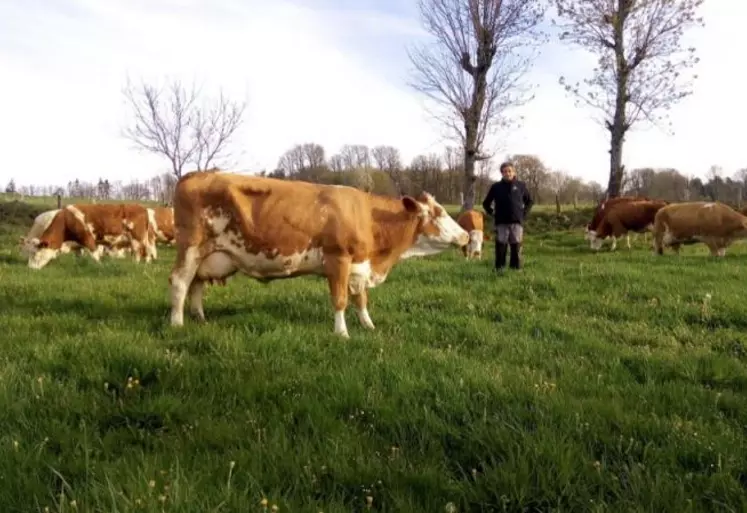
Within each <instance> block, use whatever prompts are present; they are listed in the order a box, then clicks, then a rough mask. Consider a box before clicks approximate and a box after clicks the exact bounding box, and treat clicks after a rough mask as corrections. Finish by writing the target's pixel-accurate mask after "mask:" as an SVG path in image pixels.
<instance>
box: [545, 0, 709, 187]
mask: <svg viewBox="0 0 747 513" xmlns="http://www.w3.org/2000/svg"><path fill="white" fill-rule="evenodd" d="M553 2H554V5H555V6H556V7H557V12H558V16H559V18H560V19H561V22H560V27H561V29H562V33H561V35H560V39H561V40H566V41H569V42H570V43H571V44H574V45H576V46H579V47H581V48H583V49H585V50H587V51H589V52H591V53H592V54H595V55H596V56H597V57H598V65H597V67H596V68H595V69H594V71H593V73H592V77H591V78H589V79H586V80H584V81H583V82H584V83H583V86H581V85H580V84H576V85H570V84H568V83H566V80H565V78H564V77H561V80H560V82H561V84H562V85H564V86H565V88H566V90H567V91H569V92H571V93H572V94H574V95H575V96H576V97H577V100H578V103H586V104H587V105H589V106H591V107H593V108H594V109H596V110H597V111H598V112H601V114H602V117H601V118H600V122H601V123H602V125H603V126H604V127H605V128H606V129H607V130H608V131H609V132H610V176H609V185H608V188H607V194H608V196H609V197H615V196H618V195H619V194H620V191H621V190H622V181H623V174H624V168H623V166H622V153H623V142H624V140H625V135H626V134H627V132H628V130H629V129H630V127H631V126H633V125H634V124H635V123H636V122H638V121H639V120H647V121H649V122H651V123H652V124H654V125H659V123H660V122H661V121H663V120H664V119H665V117H664V116H665V112H666V111H667V110H668V109H669V108H670V107H671V106H672V105H673V104H675V103H676V102H677V101H679V100H681V99H682V98H684V97H686V96H688V95H689V94H691V93H692V91H691V89H690V87H689V86H690V83H691V82H690V81H689V80H686V78H685V77H684V76H683V72H684V71H685V70H686V69H688V68H690V67H691V66H692V65H693V64H695V63H696V62H697V61H698V59H697V57H696V56H695V49H694V48H687V49H686V50H684V51H683V49H682V48H681V44H680V38H681V36H682V34H683V32H684V30H685V28H687V27H688V26H691V25H702V23H703V22H702V19H701V18H697V17H696V16H695V11H696V9H697V8H698V7H699V6H700V4H701V3H702V2H703V0H553Z"/></svg>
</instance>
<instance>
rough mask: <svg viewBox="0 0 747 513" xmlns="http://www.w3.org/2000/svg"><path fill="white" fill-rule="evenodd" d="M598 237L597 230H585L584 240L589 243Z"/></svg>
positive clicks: (587, 228)
mask: <svg viewBox="0 0 747 513" xmlns="http://www.w3.org/2000/svg"><path fill="white" fill-rule="evenodd" d="M596 237H597V232H596V230H589V227H588V226H587V227H586V228H584V240H588V241H589V242H591V241H593V240H594V239H595V238H596Z"/></svg>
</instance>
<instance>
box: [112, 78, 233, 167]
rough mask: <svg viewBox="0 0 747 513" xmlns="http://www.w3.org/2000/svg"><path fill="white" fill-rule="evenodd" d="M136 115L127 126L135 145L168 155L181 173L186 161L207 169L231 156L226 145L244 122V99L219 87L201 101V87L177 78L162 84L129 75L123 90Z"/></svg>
mask: <svg viewBox="0 0 747 513" xmlns="http://www.w3.org/2000/svg"><path fill="white" fill-rule="evenodd" d="M123 94H124V96H125V98H126V101H127V103H128V105H129V106H130V107H131V108H132V110H133V114H134V120H133V122H132V124H131V125H130V126H128V127H126V128H125V129H124V130H123V135H124V137H125V138H127V139H129V140H130V141H132V142H133V143H135V146H136V147H137V148H139V149H141V150H145V151H148V152H151V153H155V154H157V155H162V156H164V157H166V158H167V159H168V160H169V162H170V163H171V169H172V171H173V173H174V175H175V176H176V177H177V178H179V177H181V175H182V173H183V172H184V168H185V166H187V165H188V166H191V167H193V168H194V169H197V170H205V169H209V168H210V167H214V166H216V165H221V164H222V163H223V161H224V160H225V159H227V158H228V157H229V152H228V149H227V147H228V145H229V143H230V141H231V138H232V137H233V135H234V134H235V133H236V130H237V129H238V128H239V126H240V125H241V123H242V121H243V116H244V110H245V107H246V104H245V103H237V102H233V101H231V100H229V99H228V98H226V96H225V95H224V94H223V92H222V91H221V92H220V93H219V95H218V97H217V98H216V99H213V100H212V101H210V102H209V103H208V102H204V103H201V102H200V101H199V98H200V91H199V89H197V88H196V87H194V86H192V87H191V88H190V89H187V88H185V87H184V86H183V85H182V84H181V83H180V82H178V81H176V80H174V81H172V82H170V83H169V84H168V85H166V86H164V87H163V88H160V87H157V86H154V85H150V84H146V83H141V84H140V85H139V86H134V85H133V84H132V83H131V81H130V80H129V78H128V80H127V85H126V87H125V88H124V90H123Z"/></svg>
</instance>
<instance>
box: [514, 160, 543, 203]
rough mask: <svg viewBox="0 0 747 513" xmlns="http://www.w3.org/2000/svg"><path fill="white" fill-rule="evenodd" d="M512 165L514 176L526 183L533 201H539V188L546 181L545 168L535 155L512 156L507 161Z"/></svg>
mask: <svg viewBox="0 0 747 513" xmlns="http://www.w3.org/2000/svg"><path fill="white" fill-rule="evenodd" d="M508 160H509V161H510V162H512V163H513V165H514V168H515V169H516V174H517V175H518V176H519V177H520V178H521V179H522V180H524V181H525V182H526V184H527V188H528V189H529V192H530V193H531V194H532V197H533V198H534V201H535V202H537V203H540V201H541V187H542V185H543V184H544V183H545V181H546V180H547V168H546V167H545V163H544V162H542V159H540V158H539V157H538V156H537V155H513V156H511V157H510V158H509V159H508Z"/></svg>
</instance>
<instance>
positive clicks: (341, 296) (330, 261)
mask: <svg viewBox="0 0 747 513" xmlns="http://www.w3.org/2000/svg"><path fill="white" fill-rule="evenodd" d="M350 267H351V262H350V257H344V256H336V255H329V256H328V255H325V256H324V273H325V274H326V276H327V282H328V283H329V292H330V295H331V296H332V306H334V308H335V334H337V335H340V336H342V337H344V338H350V335H349V334H348V327H347V324H346V323H345V309H346V308H347V306H348V282H349V281H350V280H349V276H350Z"/></svg>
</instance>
